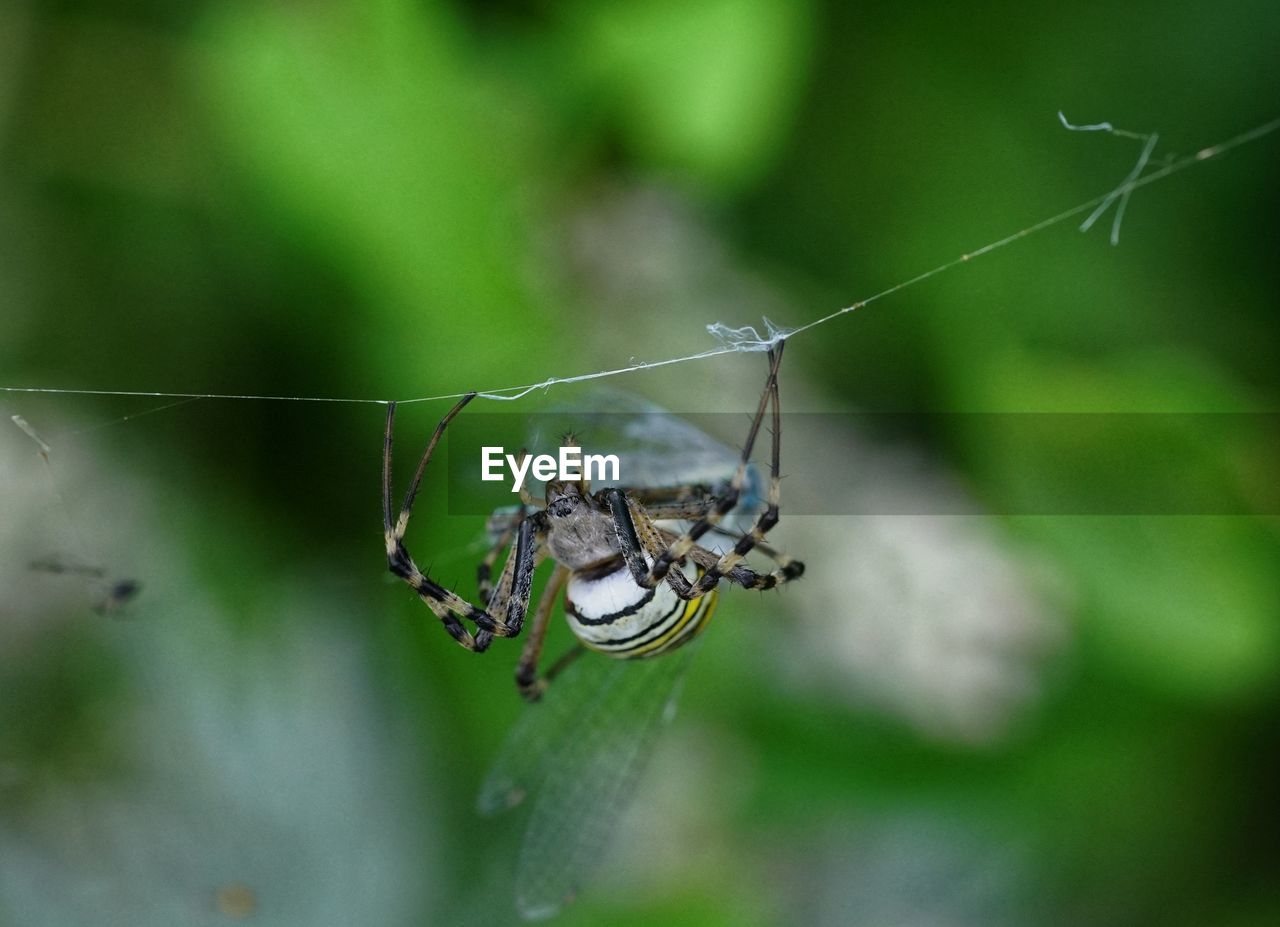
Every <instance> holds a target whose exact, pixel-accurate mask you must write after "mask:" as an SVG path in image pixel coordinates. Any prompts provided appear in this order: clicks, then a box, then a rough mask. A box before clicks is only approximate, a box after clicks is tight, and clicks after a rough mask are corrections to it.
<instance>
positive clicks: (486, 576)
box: [476, 506, 525, 608]
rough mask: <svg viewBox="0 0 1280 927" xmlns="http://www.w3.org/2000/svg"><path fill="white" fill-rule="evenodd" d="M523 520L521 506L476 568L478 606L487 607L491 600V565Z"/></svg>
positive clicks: (523, 515) (509, 541) (523, 512)
mask: <svg viewBox="0 0 1280 927" xmlns="http://www.w3.org/2000/svg"><path fill="white" fill-rule="evenodd" d="M524 519H525V510H524V507H523V506H521V507H520V508H519V509H517V510H516V511H515V512H513V513H512V515H511V521H510V524H508V525H507V527H506V528H504V529H503V530H502V533H501V534H500V535H498V540H497V541H495V542H494V544H493V546H492V547H490V548H489V552H488V553H487V554H485V555H484V559H483V560H481V561H480V564H479V565H478V566H477V567H476V589H477V590H479V593H478V594H479V596H480V604H481V605H483V606H484V607H486V608H488V607H489V600H490V599H492V598H493V581H492V578H491V577H492V576H493V565H494V564H495V563H497V562H498V557H499V556H500V555H501V554H502V551H503V549H504V548H506V546H507V545H508V544H510V543H511V539H512V538H514V537H515V535H516V531H517V529H518V528H519V527H520V524H521V523H522V522H523V521H524Z"/></svg>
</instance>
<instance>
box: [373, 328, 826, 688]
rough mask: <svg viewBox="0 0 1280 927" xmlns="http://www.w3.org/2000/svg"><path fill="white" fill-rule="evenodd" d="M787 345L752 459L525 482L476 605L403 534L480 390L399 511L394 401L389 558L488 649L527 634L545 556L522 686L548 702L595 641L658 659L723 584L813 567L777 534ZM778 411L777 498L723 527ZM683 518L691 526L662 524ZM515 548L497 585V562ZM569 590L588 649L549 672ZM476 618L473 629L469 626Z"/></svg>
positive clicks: (452, 628)
mask: <svg viewBox="0 0 1280 927" xmlns="http://www.w3.org/2000/svg"><path fill="white" fill-rule="evenodd" d="M782 347H783V346H782V344H781V343H780V344H778V345H777V347H775V348H774V349H773V350H771V351H770V352H769V376H768V379H767V380H766V382H765V388H764V392H763V394H762V395H761V397H760V403H759V406H758V407H757V409H756V412H755V415H754V417H753V418H752V421H751V430H750V431H749V432H748V434H747V440H746V444H745V445H744V446H743V449H742V456H741V459H740V460H739V461H738V465H737V468H736V469H735V470H734V473H733V477H732V478H731V479H730V480H729V481H728V482H727V483H724V484H722V485H720V486H716V487H703V486H688V485H686V486H668V487H659V488H654V487H645V488H634V489H633V488H622V487H610V488H607V489H602V490H599V491H597V492H594V493H593V492H592V491H591V487H590V485H589V484H588V483H587V482H586V481H585V480H582V481H560V480H551V481H549V482H548V483H547V485H546V498H545V500H536V499H534V498H533V497H532V496H531V495H530V494H529V493H528V491H527V490H525V491H522V492H521V505H520V506H519V507H518V508H517V509H515V510H514V512H512V513H510V514H505V513H503V514H500V515H497V516H495V519H494V521H493V522H491V523H496V524H497V526H498V527H497V530H496V532H495V533H496V535H497V537H496V541H495V543H494V544H493V547H492V549H491V550H490V551H489V553H488V555H487V556H486V557H485V558H484V560H483V562H481V564H480V566H479V568H478V570H477V575H478V580H479V594H480V602H481V605H480V606H476V605H473V604H472V603H470V602H468V601H467V600H466V599H463V598H461V597H460V596H458V595H457V594H455V593H454V592H452V591H450V590H449V589H446V588H444V587H443V586H441V585H439V584H438V583H436V582H435V581H434V580H433V579H432V578H431V577H430V576H428V575H427V574H426V573H424V572H423V571H422V570H421V569H420V568H419V567H418V566H417V564H415V563H414V562H413V558H412V557H411V556H410V555H409V551H408V549H407V548H406V547H405V545H404V535H405V530H406V529H407V528H408V526H409V516H410V513H411V512H412V510H413V503H414V499H415V497H416V496H417V494H418V489H419V487H420V486H421V484H422V478H423V474H424V473H425V472H426V469H427V464H428V463H429V462H430V460H431V455H432V454H433V453H434V452H435V449H436V445H437V444H439V442H440V438H441V436H442V435H443V434H444V430H445V428H447V427H448V425H449V422H450V421H452V420H453V417H454V416H455V415H457V414H458V413H459V412H460V411H462V408H463V407H464V406H466V404H467V403H468V402H470V401H471V400H472V399H474V398H475V393H471V394H468V395H467V396H465V397H463V398H462V399H461V400H460V401H459V402H458V404H457V405H455V406H454V407H453V408H452V409H450V410H449V412H448V414H446V415H445V417H444V418H443V419H441V420H440V424H438V425H437V426H436V429H435V432H434V433H433V434H432V435H431V440H430V441H429V442H428V443H427V449H426V451H425V452H424V453H423V455H422V459H421V460H420V461H419V462H418V469H417V472H416V473H414V476H413V480H412V481H411V482H410V483H409V489H408V491H407V492H406V494H405V497H404V502H403V504H402V505H401V506H400V512H399V515H398V517H395V516H394V513H393V510H392V504H391V443H392V428H393V424H394V422H395V412H396V409H395V403H390V404H389V405H388V407H387V430H386V436H385V440H384V443H383V455H382V512H383V529H384V534H385V538H386V547H387V562H388V564H389V566H390V569H391V572H392V573H394V574H395V575H396V576H399V577H400V578H401V579H403V580H404V581H405V582H406V583H408V584H409V586H410V587H411V588H412V589H413V590H414V591H415V592H416V593H417V594H418V596H419V597H420V598H421V599H422V601H423V602H425V603H426V606H427V607H428V608H429V609H431V611H432V612H434V613H435V615H436V616H437V617H438V618H439V619H440V621H441V623H442V624H443V625H444V629H445V630H446V631H448V632H449V634H450V636H452V637H453V639H454V640H456V641H457V642H458V643H459V644H461V645H462V646H463V647H465V648H467V649H468V650H473V651H476V652H477V653H479V652H482V651H484V650H486V649H488V647H489V644H490V643H491V642H492V641H493V638H495V637H515V636H517V635H518V634H519V633H520V631H521V630H522V629H523V628H524V624H525V617H526V615H527V613H528V609H529V601H530V596H531V594H532V588H533V574H534V570H535V569H536V568H537V566H538V564H539V563H541V562H542V561H543V560H544V559H546V558H547V557H550V558H551V559H552V560H554V561H555V563H556V568H555V572H554V573H552V575H551V578H550V579H549V581H548V582H547V585H546V588H545V589H544V590H543V592H542V596H541V598H540V599H539V600H538V604H537V607H536V608H535V610H534V615H533V622H532V627H531V628H530V633H529V637H528V640H527V641H526V643H525V646H524V650H523V652H522V653H521V656H520V662H519V664H518V665H517V667H516V684H517V686H518V687H519V689H520V692H521V694H522V695H524V696H525V698H528V699H530V700H534V699H537V698H538V696H539V695H540V694H541V692H542V691H543V689H544V688H545V686H546V685H547V683H548V681H549V680H550V679H551V678H552V677H554V675H555V673H556V672H558V671H559V670H560V669H561V668H563V666H564V665H565V664H566V663H567V662H568V660H569V659H572V658H574V657H576V656H577V655H578V654H580V653H581V652H582V651H583V649H584V648H586V649H590V650H595V651H599V652H601V653H604V654H607V655H609V656H611V657H618V658H636V657H653V656H657V655H659V654H663V653H667V652H669V651H671V650H674V649H675V648H677V647H679V646H681V645H682V644H684V643H686V642H688V641H689V640H691V639H692V638H693V637H694V636H695V635H696V634H698V632H700V631H702V630H703V628H705V627H706V625H707V622H708V620H709V619H710V618H711V615H712V612H713V611H714V610H715V606H716V597H717V586H718V585H719V583H720V582H721V581H722V580H728V581H729V582H731V583H735V584H737V585H739V586H742V587H743V588H746V589H772V588H773V587H774V586H777V585H780V584H782V583H785V582H788V581H789V580H792V579H795V578H797V577H798V576H800V575H801V574H802V573H803V572H804V565H803V564H802V563H800V562H799V561H798V560H794V559H792V558H791V557H788V556H787V555H786V554H784V553H782V552H780V551H778V550H776V549H774V548H773V547H771V546H769V545H768V544H767V543H766V542H765V535H766V533H767V532H768V531H769V530H770V529H771V528H773V526H774V525H776V524H777V523H778V500H779V474H778V468H779V455H780V442H781V413H780V410H779V406H778V366H779V364H780V363H781V361H782ZM767 410H771V412H772V428H773V454H772V459H771V462H770V471H769V476H770V479H769V490H768V497H767V500H766V504H765V506H764V507H763V509H761V510H760V511H759V513H758V514H757V516H756V518H755V520H754V523H753V524H752V526H751V528H750V530H748V531H746V532H745V533H743V534H733V533H730V532H727V530H726V529H724V528H723V527H721V525H720V523H721V521H722V520H723V519H724V518H725V516H726V515H728V514H729V513H730V512H731V511H733V510H734V509H735V508H736V507H737V506H738V504H739V501H740V499H741V497H742V493H743V487H744V485H745V483H746V480H747V474H748V468H749V467H750V459H751V450H752V447H753V446H754V445H755V441H756V436H757V434H758V433H759V431H760V427H761V423H762V422H763V421H764V417H765V412H766V411H767ZM672 521H684V522H686V523H687V524H688V527H687V528H686V529H685V530H684V531H683V532H678V531H673V530H669V529H668V528H666V527H664V526H663V525H662V524H660V523H664V522H665V523H671V522H672ZM711 531H714V532H717V533H727V534H730V536H731V537H732V538H734V539H736V543H734V545H733V547H732V549H730V550H727V551H726V552H724V553H722V554H721V553H716V552H714V551H711V550H708V549H707V548H706V547H703V546H700V545H699V544H698V541H699V539H700V538H702V537H703V536H704V535H705V534H707V533H708V532H711ZM507 547H510V548H511V550H510V553H509V554H508V557H507V560H506V565H505V567H504V568H503V570H502V573H501V574H500V575H499V577H498V582H497V585H496V586H495V585H494V584H493V582H492V581H491V575H492V570H493V565H494V564H495V563H496V562H497V560H498V557H499V556H500V555H501V553H502V551H503V550H504V549H506V548H507ZM752 550H757V551H760V552H762V553H764V554H765V555H766V556H768V557H769V558H771V559H772V560H773V562H774V563H775V564H776V567H775V568H774V569H773V570H771V571H770V572H764V573H761V572H756V571H755V570H753V569H750V568H749V567H747V566H746V565H745V563H744V559H745V557H746V555H747V554H748V553H749V552H750V551H752ZM561 590H564V599H565V614H566V616H567V618H568V621H569V626H570V628H572V630H573V633H574V635H575V636H576V637H577V639H578V641H579V642H580V645H581V646H579V647H578V648H575V649H574V650H573V651H570V653H569V654H566V655H565V657H564V658H562V659H561V660H560V661H559V662H557V663H556V665H555V666H553V667H552V669H551V670H550V671H549V672H547V673H546V674H544V675H543V676H541V677H540V676H539V675H538V663H539V660H540V658H541V655H542V645H543V641H544V640H545V638H546V633H547V628H548V625H549V623H550V618H551V613H552V609H553V608H554V606H555V601H556V599H557V598H558V596H559V594H560V592H561ZM468 624H469V625H471V626H472V627H474V629H475V630H474V631H472V630H469V629H468Z"/></svg>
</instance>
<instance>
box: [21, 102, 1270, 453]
mask: <svg viewBox="0 0 1280 927" xmlns="http://www.w3.org/2000/svg"><path fill="white" fill-rule="evenodd" d="M1058 119H1059V121H1060V122H1061V123H1062V125H1063V127H1064V128H1066V129H1067V130H1069V131H1073V132H1104V133H1108V134H1111V135H1115V136H1118V137H1121V138H1126V139H1132V140H1136V141H1140V142H1142V151H1141V154H1140V155H1139V157H1138V159H1137V161H1136V163H1135V164H1134V167H1133V168H1132V170H1131V171H1130V172H1129V174H1128V175H1127V176H1126V177H1125V178H1124V180H1123V181H1122V182H1121V183H1120V184H1119V185H1118V186H1116V187H1115V188H1113V189H1111V190H1108V191H1107V192H1106V193H1103V194H1101V195H1099V196H1096V197H1094V198H1093V199H1090V200H1087V201H1085V202H1083V203H1079V204H1078V205H1076V206H1072V207H1071V208H1069V209H1065V210H1063V211H1061V212H1059V213H1056V214H1054V215H1052V216H1049V217H1048V218H1045V219H1041V220H1040V221H1038V222H1035V223H1033V224H1031V225H1028V226H1026V227H1024V228H1021V229H1019V230H1017V231H1016V232H1013V233H1011V234H1008V235H1005V236H1004V237H1002V238H998V239H996V240H994V241H991V242H988V243H987V244H984V245H982V246H981V247H978V248H974V249H972V250H969V251H966V252H964V253H962V254H961V255H959V256H958V257H955V258H952V259H950V260H948V261H945V262H943V263H941V264H939V265H937V266H936V267H933V268H931V269H929V270H926V271H923V272H922V273H919V274H916V275H915V276H913V277H908V278H907V279H905V280H902V281H901V282H899V283H896V284H894V285H893V286H890V287H888V288H887V289H883V290H881V291H879V292H877V293H874V294H872V295H870V296H866V297H864V298H862V299H860V300H858V301H857V302H854V303H850V304H849V305H847V306H844V307H842V308H840V309H837V310H835V311H834V312H830V313H828V314H827V315H824V316H821V317H819V318H816V319H813V320H812V321H809V322H806V323H805V324H803V325H799V326H796V327H794V328H779V327H777V326H775V325H774V324H773V323H772V322H770V321H769V320H768V319H765V320H764V332H763V334H762V333H761V332H760V331H759V330H758V329H756V328H755V327H754V326H750V325H747V326H742V327H737V328H733V327H730V326H728V325H726V324H725V323H723V322H713V323H710V324H708V325H707V326H706V329H707V333H708V334H709V335H710V336H711V337H712V338H713V339H714V340H715V341H716V342H717V346H715V347H711V348H708V349H707V350H704V351H698V352H696V353H693V354H685V355H680V356H677V357H669V358H667V359H665V360H659V361H633V362H632V363H629V364H627V365H626V366H622V367H614V368H608V369H605V370H597V371H593V372H590V373H583V374H577V375H574V376H567V377H559V376H550V377H547V378H546V379H543V380H539V381H538V382H536V383H525V384H520V385H517V386H499V387H492V388H488V389H484V390H477V391H476V393H477V395H478V397H479V398H482V399H489V400H494V401H501V402H511V401H514V400H518V399H521V398H523V397H525V396H528V395H529V394H531V393H533V392H536V391H538V390H547V389H550V388H551V387H553V386H557V385H563V384H569V383H583V382H587V381H590V380H603V379H607V378H610V377H617V376H622V375H623V374H629V373H636V372H639V371H643V370H656V369H659V368H662V367H670V366H673V365H676V364H686V363H691V362H694V361H701V360H707V359H709V358H712V357H720V356H722V355H726V354H738V353H750V352H759V351H765V350H768V349H769V348H771V347H773V346H774V345H776V344H779V343H781V342H783V341H788V340H790V339H792V338H794V337H795V336H796V335H799V334H801V333H803V332H807V331H810V330H811V329H814V328H818V327H819V326H821V325H826V324H827V323H828V322H832V321H834V320H835V319H837V318H839V317H840V316H843V315H848V314H849V313H851V312H855V311H857V310H858V309H862V308H863V307H865V306H868V305H870V304H871V303H874V302H878V301H880V300H882V299H885V298H886V297H889V296H893V295H895V294H897V293H900V292H901V291H903V290H906V289H908V288H910V287H914V286H916V285H918V284H921V283H924V282H925V281H926V280H929V279H931V278H933V277H936V276H939V275H940V274H944V273H947V272H949V271H952V270H955V269H956V268H958V267H960V266H961V265H964V264H968V263H971V262H973V261H975V260H977V259H978V258H981V257H985V256H987V255H989V254H992V253H993V252H996V251H999V250H1002V249H1004V248H1007V247H1008V246H1010V245H1012V244H1014V243H1015V242H1018V241H1021V240H1023V239H1026V238H1029V237H1031V236H1032V235H1036V234H1038V233H1040V232H1043V231H1045V230H1047V229H1050V228H1052V227H1054V226H1057V225H1060V224H1062V223H1063V222H1066V221H1068V220H1070V219H1073V218H1075V217H1077V216H1080V215H1084V214H1086V213H1087V214H1088V216H1087V217H1086V218H1085V220H1084V221H1083V222H1082V224H1081V225H1080V230H1081V231H1082V232H1087V231H1089V229H1090V228H1092V226H1093V225H1094V223H1095V222H1096V221H1097V220H1098V219H1099V218H1101V217H1102V216H1103V215H1104V214H1105V213H1106V212H1107V211H1108V210H1109V209H1111V208H1112V207H1114V208H1115V213H1114V217H1113V221H1112V227H1111V243H1112V244H1113V245H1116V244H1118V243H1119V237H1120V226H1121V224H1122V223H1123V220H1124V215H1125V210H1126V208H1127V206H1128V204H1129V200H1130V199H1131V197H1132V194H1133V192H1134V191H1135V190H1138V189H1140V188H1142V187H1146V186H1148V185H1150V184H1153V183H1156V182H1157V181H1161V180H1164V179H1166V178H1168V177H1171V176H1173V175H1174V174H1178V173H1181V172H1182V171H1185V170H1186V169H1187V168H1190V167H1194V166H1197V165H1200V164H1203V163H1205V162H1208V161H1213V160H1216V159H1218V158H1221V157H1222V156H1223V155H1225V154H1227V153H1228V152H1230V151H1233V150H1235V149H1236V148H1240V147H1241V146H1243V145H1247V144H1250V143H1252V142H1256V141H1258V140H1260V139H1262V138H1264V137H1266V136H1268V135H1271V134H1273V133H1275V132H1276V131H1280V117H1277V118H1275V119H1272V120H1270V121H1268V122H1264V123H1262V124H1260V125H1258V126H1255V127H1254V128H1252V129H1249V130H1247V131H1245V132H1241V133H1239V134H1238V135H1235V136H1232V137H1231V138H1228V139H1226V140H1224V141H1221V142H1218V143H1216V144H1212V145H1209V146H1207V147H1204V148H1201V149H1199V150H1198V151H1196V152H1195V153H1194V154H1190V155H1185V156H1182V157H1180V158H1169V159H1167V160H1166V161H1165V163H1164V164H1163V165H1161V166H1159V167H1156V168H1155V169H1153V170H1151V171H1149V172H1147V171H1146V169H1147V167H1148V166H1149V164H1150V162H1151V156H1152V153H1153V152H1154V150H1155V146H1156V143H1157V141H1158V138H1159V137H1158V135H1157V134H1156V133H1154V132H1152V133H1145V134H1144V133H1138V132H1132V131H1129V130H1125V129H1117V128H1115V127H1114V126H1112V125H1111V124H1110V123H1109V122H1102V123H1095V124H1092V125H1074V124H1072V123H1070V122H1069V121H1068V120H1067V118H1066V116H1065V115H1063V114H1062V113H1061V112H1059V113H1058ZM0 392H4V393H41V394H56V395H73V396H139V397H152V398H157V399H173V400H177V402H171V403H166V404H165V405H162V406H159V407H156V408H153V409H146V410H143V411H141V412H135V413H131V414H130V415H126V416H122V417H120V418H118V419H112V420H110V421H107V422H103V423H100V424H98V425H95V426H92V427H93V428H100V427H106V426H107V425H113V424H118V423H120V422H123V421H127V420H129V419H132V418H137V417H139V416H142V415H149V414H151V413H153V412H160V411H163V410H164V409H169V408H173V407H175V406H178V405H182V404H184V403H187V402H194V401H196V400H201V399H206V400H207V399H217V400H255V401H275V402H329V403H335V402H336V403H366V404H377V405H386V404H387V403H389V402H392V401H394V402H397V403H399V404H401V405H407V404H410V403H421V402H434V401H437V400H446V399H459V398H461V397H462V396H465V395H467V393H466V392H456V393H442V394H439V395H434V396H415V397H410V398H402V399H387V398H361V397H332V396H266V395H251V394H236V393H194V392H162V391H150V390H110V389H63V388H58V387H32V386H0ZM85 430H89V429H85Z"/></svg>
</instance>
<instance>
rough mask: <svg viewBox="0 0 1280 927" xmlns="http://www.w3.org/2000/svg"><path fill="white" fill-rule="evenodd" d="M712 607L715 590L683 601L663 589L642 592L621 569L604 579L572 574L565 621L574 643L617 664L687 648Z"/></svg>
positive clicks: (708, 618)
mask: <svg viewBox="0 0 1280 927" xmlns="http://www.w3.org/2000/svg"><path fill="white" fill-rule="evenodd" d="M698 572H701V571H698ZM691 578H696V577H691ZM715 606H716V592H715V590H712V591H710V592H708V593H707V594H706V595H703V596H701V597H699V598H696V599H689V600H687V601H686V600H683V599H681V598H680V597H679V596H677V595H676V594H675V592H674V591H672V589H671V587H670V586H668V585H667V584H666V583H658V585H657V586H655V587H654V588H652V589H645V588H642V587H641V586H640V585H639V584H638V583H637V582H636V581H635V579H634V577H632V575H631V572H630V570H628V569H627V567H625V566H622V567H620V568H619V569H617V570H615V571H613V572H611V573H607V574H605V575H604V576H597V577H587V576H583V575H581V574H574V575H573V576H572V577H571V578H570V580H569V588H568V590H567V591H566V593H565V616H566V617H567V618H568V621H569V627H570V628H571V629H572V630H573V633H574V635H575V636H576V637H577V638H578V640H580V641H582V643H583V644H584V645H585V646H586V647H589V648H590V649H592V650H597V651H599V652H601V653H605V654H608V655H610V656H613V657H619V658H629V657H650V656H657V655H658V654H660V653H667V652H669V651H671V650H674V649H675V648H677V647H679V646H680V645H681V644H684V643H687V642H688V641H690V640H692V639H693V638H694V637H695V636H696V635H697V634H698V633H699V632H700V631H701V630H702V629H703V628H705V627H706V625H707V622H708V621H709V620H710V618H711V615H712V613H713V612H714V611H715Z"/></svg>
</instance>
